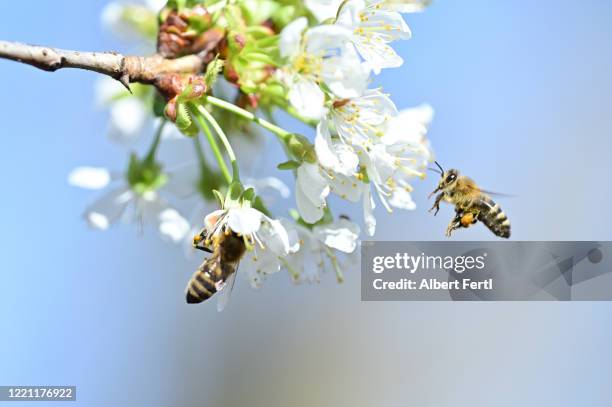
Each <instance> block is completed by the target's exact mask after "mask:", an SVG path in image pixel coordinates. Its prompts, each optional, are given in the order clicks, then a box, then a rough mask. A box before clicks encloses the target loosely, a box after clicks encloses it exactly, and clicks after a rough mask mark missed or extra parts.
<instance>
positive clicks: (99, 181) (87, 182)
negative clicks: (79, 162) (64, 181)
mask: <svg viewBox="0 0 612 407" xmlns="http://www.w3.org/2000/svg"><path fill="white" fill-rule="evenodd" d="M110 181H111V174H110V172H109V171H108V170H107V169H106V168H100V167H77V168H75V169H74V170H72V171H71V172H70V174H69V175H68V183H69V184H70V185H72V186H74V187H79V188H85V189H101V188H104V187H105V186H107V185H108V184H109V182H110Z"/></svg>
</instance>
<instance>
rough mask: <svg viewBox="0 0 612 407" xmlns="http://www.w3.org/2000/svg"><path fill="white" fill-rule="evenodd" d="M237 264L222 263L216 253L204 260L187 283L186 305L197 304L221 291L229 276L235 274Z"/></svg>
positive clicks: (218, 254)
mask: <svg viewBox="0 0 612 407" xmlns="http://www.w3.org/2000/svg"><path fill="white" fill-rule="evenodd" d="M236 268H237V263H223V262H222V261H221V255H220V253H218V252H216V253H213V255H212V256H211V257H210V258H208V259H206V260H204V262H203V263H202V264H201V265H200V267H198V269H197V270H196V272H195V273H193V276H192V277H191V280H189V283H187V293H186V298H187V303H188V304H197V303H200V302H202V301H205V300H207V299H209V298H210V297H212V296H213V295H214V294H215V293H216V292H217V291H218V290H220V289H221V287H222V286H223V283H224V282H225V281H226V280H227V278H228V277H229V276H230V274H232V273H235V272H236Z"/></svg>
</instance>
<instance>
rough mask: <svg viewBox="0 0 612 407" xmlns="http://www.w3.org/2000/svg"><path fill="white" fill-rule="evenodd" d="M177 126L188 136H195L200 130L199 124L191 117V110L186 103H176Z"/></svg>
mask: <svg viewBox="0 0 612 407" xmlns="http://www.w3.org/2000/svg"><path fill="white" fill-rule="evenodd" d="M175 124H176V128H177V129H179V130H180V131H181V133H183V134H184V135H186V136H189V137H193V136H195V135H197V134H198V133H199V131H200V129H199V128H198V126H197V125H196V124H195V122H194V121H193V118H192V117H191V112H190V111H189V108H188V107H187V104H186V103H182V102H178V103H177V104H176V121H175Z"/></svg>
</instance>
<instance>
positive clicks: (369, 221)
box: [363, 185, 376, 236]
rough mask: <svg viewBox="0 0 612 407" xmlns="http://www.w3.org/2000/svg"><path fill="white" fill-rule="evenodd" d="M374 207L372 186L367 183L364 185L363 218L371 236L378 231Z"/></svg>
mask: <svg viewBox="0 0 612 407" xmlns="http://www.w3.org/2000/svg"><path fill="white" fill-rule="evenodd" d="M374 207H375V205H374V200H373V199H372V194H371V193H370V188H369V186H367V185H366V186H365V187H364V192H363V220H364V222H365V225H366V231H367V233H368V235H370V236H374V232H376V218H375V217H374Z"/></svg>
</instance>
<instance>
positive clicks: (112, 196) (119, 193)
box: [84, 187, 134, 230]
mask: <svg viewBox="0 0 612 407" xmlns="http://www.w3.org/2000/svg"><path fill="white" fill-rule="evenodd" d="M133 199H134V193H133V192H132V191H131V190H130V189H129V188H128V187H123V188H120V189H116V190H113V191H110V192H108V193H106V194H105V195H104V196H102V197H101V198H100V199H98V200H97V201H96V202H94V203H93V204H92V205H91V206H89V207H88V208H87V209H86V210H85V214H84V217H85V219H86V220H87V223H89V225H90V226H91V227H93V228H96V229H101V230H105V229H108V227H109V226H110V225H111V224H113V223H115V222H116V221H118V220H119V218H120V217H121V215H122V214H123V212H124V211H125V208H126V207H127V205H128V203H130V201H132V200H133Z"/></svg>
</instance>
